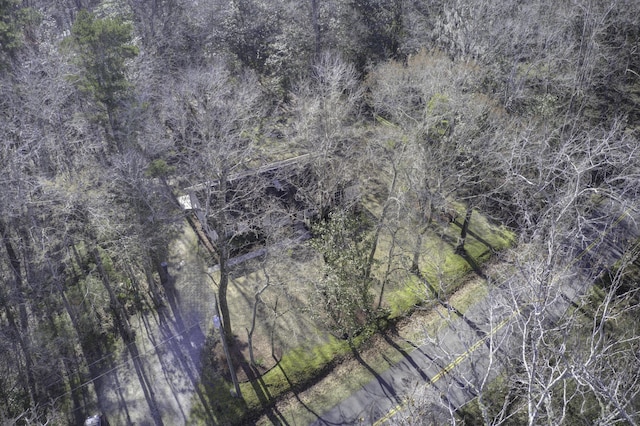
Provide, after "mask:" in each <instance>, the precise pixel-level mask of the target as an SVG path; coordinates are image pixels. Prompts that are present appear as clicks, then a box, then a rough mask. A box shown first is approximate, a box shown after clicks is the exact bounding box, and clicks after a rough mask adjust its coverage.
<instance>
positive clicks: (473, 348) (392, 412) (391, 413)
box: [373, 206, 633, 426]
mask: <svg viewBox="0 0 640 426" xmlns="http://www.w3.org/2000/svg"><path fill="white" fill-rule="evenodd" d="M632 207H633V206H629V207H628V208H627V209H625V211H623V212H622V214H621V215H620V216H618V218H617V219H616V220H615V221H614V222H613V223H612V224H611V226H609V227H608V228H607V229H606V230H605V231H604V232H602V233H601V234H600V236H599V238H596V239H595V240H594V241H593V242H592V243H591V244H589V245H588V246H587V247H586V248H585V249H584V250H582V251H581V252H580V253H579V254H578V255H577V256H576V257H574V258H573V260H572V261H571V262H570V263H569V264H568V265H567V266H566V268H565V269H564V270H565V271H566V270H567V269H569V268H570V267H572V266H573V265H574V264H575V263H577V262H578V261H579V260H580V259H581V258H582V257H583V256H584V255H585V254H587V253H588V252H590V251H591V250H592V249H593V248H594V247H595V246H596V244H598V242H600V241H602V240H603V239H604V237H605V236H606V235H607V234H608V233H609V232H610V231H611V229H612V228H613V227H614V226H616V225H618V224H619V223H620V222H621V221H622V219H623V218H624V217H625V216H626V215H628V213H629V211H630V210H631V209H632ZM532 303H533V302H529V303H527V304H525V305H523V306H521V307H520V308H518V310H516V311H515V312H514V313H512V314H511V315H509V317H507V318H505V319H504V320H502V321H501V322H500V323H499V324H498V325H497V326H496V327H495V328H493V329H492V330H491V331H490V332H489V333H487V335H486V336H484V337H483V338H482V339H480V340H478V341H477V342H475V343H474V344H473V345H471V346H470V347H469V349H467V350H466V351H465V352H464V353H463V354H462V355H459V356H458V357H457V358H456V359H454V360H453V361H452V362H451V363H450V364H449V365H447V366H446V367H444V368H443V369H442V370H440V371H439V372H438V374H436V375H435V376H433V377H432V378H431V380H430V381H429V382H428V383H425V386H428V385H434V384H435V383H436V382H437V381H438V380H440V379H441V378H442V377H444V376H445V375H446V374H448V373H449V372H451V370H453V369H454V368H456V367H457V366H458V365H460V364H461V363H462V362H463V361H464V360H466V359H467V358H469V356H471V354H472V353H473V352H475V351H476V350H478V348H480V347H481V346H482V345H483V344H484V342H486V341H487V339H489V338H490V337H493V335H495V334H496V333H497V332H498V331H500V329H502V328H503V327H504V326H505V325H507V324H508V323H509V321H511V320H512V319H513V318H515V317H516V315H518V314H519V313H520V312H521V311H522V309H523V307H524V306H528V305H530V304H532ZM407 404H408V401H407V400H405V401H403V402H402V403H400V404H398V405H396V406H395V407H393V408H391V409H390V410H389V411H388V412H387V414H386V415H385V416H384V417H382V418H380V419H378V420H377V421H376V422H374V423H373V426H380V425H382V424H384V423H386V422H387V421H389V420H390V419H391V418H392V417H393V416H395V415H396V414H397V413H398V412H399V411H400V410H402V409H403V408H405V407H406V406H407Z"/></svg>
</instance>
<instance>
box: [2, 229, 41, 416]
mask: <svg viewBox="0 0 640 426" xmlns="http://www.w3.org/2000/svg"><path fill="white" fill-rule="evenodd" d="M0 237H1V238H2V241H3V243H4V247H5V250H6V252H7V257H8V258H9V264H10V265H11V269H12V271H13V277H14V279H13V280H12V281H13V288H12V291H11V294H10V296H9V300H6V301H5V312H6V314H7V319H8V320H9V323H10V325H11V326H12V328H13V329H14V330H15V332H16V337H17V339H18V344H19V345H20V349H22V353H23V356H24V363H25V374H26V376H27V377H26V378H27V384H28V387H29V396H30V398H31V403H32V404H37V403H39V401H38V388H37V386H36V381H35V378H34V376H33V371H34V370H33V362H32V359H31V350H30V346H31V344H30V339H29V330H28V320H29V316H28V313H27V307H26V302H25V301H24V292H23V290H22V289H23V279H22V269H21V264H20V259H19V258H18V256H17V252H16V250H15V249H14V247H13V245H12V244H11V241H10V240H9V238H8V235H7V232H6V228H5V225H4V223H2V222H0ZM12 305H13V306H16V305H17V306H18V312H19V314H20V321H19V324H16V322H15V317H14V316H13V313H12V312H11V308H10V306H12ZM18 327H19V329H18Z"/></svg>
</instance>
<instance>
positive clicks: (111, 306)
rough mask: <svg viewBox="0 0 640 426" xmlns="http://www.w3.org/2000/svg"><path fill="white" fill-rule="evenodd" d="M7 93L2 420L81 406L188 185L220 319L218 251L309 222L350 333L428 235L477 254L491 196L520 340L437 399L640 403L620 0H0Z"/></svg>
mask: <svg viewBox="0 0 640 426" xmlns="http://www.w3.org/2000/svg"><path fill="white" fill-rule="evenodd" d="M0 91H1V92H0V186H1V188H2V189H1V190H0V197H1V200H0V238H1V244H0V305H1V308H2V310H1V312H0V401H2V402H0V422H3V423H18V424H46V423H47V422H49V424H65V423H74V422H76V423H77V422H78V421H82V420H83V417H84V416H85V415H86V414H87V413H86V410H87V408H86V407H95V405H96V403H95V399H96V396H95V388H94V386H95V387H97V386H98V379H99V378H100V377H101V376H102V375H103V374H104V373H105V370H107V369H108V365H109V364H108V362H107V361H109V357H110V354H111V353H112V352H113V351H114V349H115V348H117V347H122V345H125V346H127V347H128V348H129V350H130V351H132V352H131V353H132V354H133V351H134V350H137V349H135V341H136V333H135V331H134V330H133V329H132V327H131V318H134V317H136V316H141V315H144V314H145V313H147V312H156V311H158V312H159V311H161V310H162V309H164V308H165V307H166V305H167V304H168V303H169V302H167V300H166V292H167V288H166V287H167V282H168V278H167V271H166V269H165V268H166V266H164V267H163V264H164V265H166V263H164V262H166V261H167V258H168V253H169V251H170V247H171V245H172V242H173V241H174V239H175V238H176V236H177V235H179V234H180V233H181V230H182V228H183V226H184V224H185V218H187V216H189V215H190V214H191V212H190V211H188V210H185V209H184V208H183V207H184V206H181V205H180V203H179V202H178V198H179V197H181V196H185V195H189V194H190V193H194V190H193V188H197V189H198V191H197V193H198V201H199V206H198V210H199V212H200V213H199V214H200V216H199V217H201V218H204V219H203V220H200V223H201V227H202V230H203V232H204V234H206V236H207V237H208V238H209V239H210V242H211V243H213V245H212V246H211V248H210V252H212V255H211V256H210V258H208V260H209V261H210V262H211V264H213V263H215V264H216V265H217V268H218V269H217V274H218V275H217V276H216V277H217V278H216V291H217V303H218V306H219V309H220V314H221V319H222V324H223V327H224V330H225V333H226V336H227V338H228V339H229V340H230V341H232V340H233V339H234V335H240V334H243V335H244V330H241V329H236V327H235V326H234V324H233V323H232V313H230V308H229V306H228V305H227V290H228V287H229V279H230V276H232V274H233V272H234V266H233V265H234V264H233V263H231V262H232V259H233V257H234V256H238V255H241V254H244V253H247V252H249V251H251V250H255V249H259V248H264V249H265V250H268V249H269V248H270V247H274V248H275V251H279V252H286V251H287V250H289V251H291V252H293V251H296V250H298V249H296V248H291V247H290V246H286V247H287V248H286V250H285V249H283V248H282V247H283V246H282V242H283V241H297V242H298V243H299V240H297V239H298V238H299V237H300V233H299V232H300V230H301V229H302V228H304V232H311V233H312V234H313V236H314V238H312V239H311V240H310V242H309V244H306V245H304V247H305V250H311V251H313V252H314V253H316V254H318V255H319V256H321V257H322V265H321V267H319V269H318V271H316V272H318V273H317V280H315V281H313V282H310V283H308V284H309V288H310V289H311V290H309V291H310V293H308V294H309V295H310V296H309V297H310V299H309V300H307V301H305V302H307V303H309V307H307V308H306V309H307V310H306V311H304V312H305V313H308V315H309V316H310V317H312V319H313V320H314V321H315V322H316V324H317V325H318V327H320V328H322V329H323V330H325V331H328V332H329V333H331V334H332V335H334V336H337V337H338V338H343V339H345V340H348V341H349V342H351V341H352V340H353V339H354V338H355V337H357V336H359V335H361V334H362V333H363V332H364V330H366V329H367V325H370V324H377V323H379V322H380V321H381V319H385V318H388V317H389V315H390V312H391V308H390V307H389V306H387V305H385V304H384V303H383V296H384V293H385V289H386V288H388V287H390V286H392V284H394V283H395V284H397V283H398V281H402V280H405V281H406V280H414V281H419V282H424V283H426V284H425V285H426V286H429V288H430V289H429V290H425V294H427V295H428V297H431V298H433V299H434V300H435V299H438V300H440V299H441V298H446V297H447V294H446V289H445V288H444V287H438V286H437V285H436V284H434V280H435V279H432V278H431V276H429V275H428V274H427V273H426V272H425V268H426V267H425V262H427V261H429V259H431V258H432V257H434V256H435V253H434V252H430V251H428V250H426V249H425V241H426V239H427V238H428V237H427V233H428V232H436V231H434V229H436V230H437V232H440V233H441V236H442V238H443V240H444V239H445V238H448V240H447V241H448V244H450V245H451V246H452V247H454V249H455V252H456V253H457V256H459V257H460V258H462V259H471V258H472V257H473V256H471V255H470V254H469V253H467V245H466V244H468V239H469V224H470V222H472V221H473V220H474V218H475V217H480V216H481V217H482V218H483V220H485V219H486V220H487V221H488V222H489V223H491V224H492V225H494V226H495V227H499V226H502V227H503V228H504V229H507V230H508V231H509V232H512V233H513V234H514V235H516V240H515V242H514V243H513V245H512V246H511V247H509V248H508V249H506V250H503V251H501V252H500V253H494V254H493V255H494V256H497V257H498V258H499V259H501V261H505V262H508V263H509V265H511V268H509V269H508V271H507V272H504V273H503V275H500V276H495V277H491V282H492V284H495V291H496V294H498V293H497V292H498V290H499V297H498V296H496V297H495V300H496V304H499V305H500V306H501V307H502V308H505V309H511V310H512V311H513V312H514V315H516V314H517V319H516V321H515V324H516V325H514V327H513V335H514V336H517V339H516V338H514V339H515V341H516V345H517V347H518V349H519V350H518V351H516V352H517V356H509V357H503V358H504V359H501V361H500V365H501V366H500V368H501V369H502V371H504V374H503V375H502V376H501V377H502V379H501V380H502V381H500V380H498V381H490V380H487V383H486V386H485V387H483V388H482V389H477V393H478V395H479V396H478V398H477V400H476V402H475V404H476V405H475V406H474V407H475V408H473V407H472V408H468V407H467V409H466V411H465V412H464V413H463V414H460V413H452V414H451V415H452V418H453V417H455V416H460V415H464V416H467V417H466V419H467V420H468V421H469V422H471V423H472V424H477V423H481V424H531V425H533V424H542V423H547V424H637V423H638V422H640V395H639V394H640V383H639V381H640V372H639V371H638V365H640V340H639V339H640V330H639V327H640V322H639V320H638V318H640V316H638V314H639V312H638V306H639V297H640V296H639V293H638V289H639V288H640V286H638V277H639V276H640V275H639V274H638V267H640V264H639V263H638V254H639V253H640V252H639V251H638V241H639V240H638V237H639V234H640V233H639V232H638V230H637V229H636V226H637V225H636V223H635V220H636V219H638V218H640V214H639V213H640V212H639V211H638V208H639V206H638V199H639V195H640V193H639V191H640V145H639V143H638V142H639V141H638V137H639V135H640V134H639V131H640V123H639V121H638V120H639V119H640V4H639V3H638V1H637V0H613V1H609V0H607V1H605V0H574V1H571V2H558V1H553V0H540V1H537V2H523V1H520V0H505V1H499V2H496V1H490V0H455V1H445V0H325V1H318V0H304V1H290V0H271V1H266V0H225V1H222V0H209V1H202V2H201V1H196V0H60V1H56V2H51V1H46V0H0ZM294 157H299V160H296V161H299V163H296V165H295V167H294V169H295V171H294V172H292V171H291V170H292V168H291V166H290V163H285V164H288V166H287V167H271V168H270V167H269V165H270V164H274V163H275V164H279V163H277V162H279V161H284V160H287V159H291V158H294ZM265 167H266V168H265ZM261 168H262V169H261ZM189 188H191V190H190V189H189ZM372 200H374V201H372ZM372 204H375V206H377V207H376V208H372V207H371V205H372ZM194 217H195V216H194ZM294 225H296V226H297V227H296V226H294ZM440 229H448V230H449V231H446V232H445V231H440ZM451 230H455V237H452V236H451V235H452V234H451V232H452V231H451ZM447 232H448V233H447ZM278 244H281V245H278ZM596 247H599V248H600V249H599V250H596V249H595V248H596ZM301 251H302V250H301ZM603 253H606V255H605V254H603ZM279 256H280V257H277V262H280V264H282V263H283V262H287V258H286V256H284V255H282V253H279ZM273 257H275V255H274V256H273ZM282 268H283V270H284V266H282ZM263 269H264V271H265V272H264V273H265V275H266V279H265V281H264V282H263V283H262V284H260V286H258V287H257V288H256V291H255V294H252V295H251V300H253V301H254V302H255V303H254V304H253V313H251V312H249V313H246V315H248V316H250V315H251V314H253V322H254V323H253V326H252V327H251V329H249V328H247V330H246V331H247V333H246V334H247V335H248V341H249V347H250V349H251V350H253V347H252V337H253V332H254V326H255V318H256V312H257V311H258V309H259V306H262V305H264V306H266V304H265V303H264V302H262V299H261V297H262V296H261V295H262V294H263V293H262V292H263V291H265V289H266V288H267V287H268V286H271V287H272V288H276V287H277V286H280V287H282V284H281V282H280V281H278V280H280V278H279V277H275V276H273V275H269V274H268V273H267V272H266V271H267V269H266V268H263ZM313 277H316V275H313ZM399 277H402V278H399ZM407 277H410V278H407ZM596 280H597V284H596V285H595V287H594V289H589V287H590V285H591V283H592V282H594V281H596ZM577 282H580V283H585V284H584V286H583V287H582V289H581V290H580V291H578V292H577V293H576V294H579V297H577V298H576V300H573V301H572V304H573V305H572V308H571V309H570V313H569V314H567V315H560V316H558V313H557V312H555V311H554V309H552V305H553V302H554V301H555V300H556V299H558V298H560V297H561V294H562V289H563V288H564V287H563V286H566V285H574V284H575V283H577ZM278 283H280V284H278ZM586 283H588V284H586ZM280 287H278V288H280ZM278 291H282V294H283V295H284V294H286V289H283V290H278ZM283 297H284V296H283ZM261 304H262V305H261ZM275 305H276V306H277V301H276V302H275ZM524 305H526V306H528V307H529V308H527V309H521V307H522V306H524ZM260 309H262V308H260ZM265 309H266V308H265ZM271 309H273V315H274V316H275V317H276V318H277V315H278V313H277V311H276V309H275V308H271ZM496 309H498V307H497V306H496ZM274 321H275V320H274ZM238 328H239V327H238ZM132 344H133V345H132ZM498 347H499V345H497V344H496V348H498ZM495 354H496V357H498V356H499V351H498V349H496V351H495ZM251 357H252V359H251V362H252V364H256V361H255V360H254V359H253V352H252V355H251ZM497 364H498V363H496V365H497ZM496 368H497V367H496ZM231 370H233V369H231ZM202 374H205V373H202ZM425 398H426V397H425ZM425 400H426V399H425ZM412 410H417V411H411V412H409V413H408V414H407V418H408V419H410V418H413V417H415V416H414V414H415V413H416V412H423V411H420V410H426V411H428V410H429V405H428V403H427V402H425V405H424V406H422V407H417V408H416V407H413V408H412ZM458 418H459V417H458ZM154 420H155V422H156V424H162V420H161V419H160V416H159V417H156V418H154ZM425 421H426V420H425Z"/></svg>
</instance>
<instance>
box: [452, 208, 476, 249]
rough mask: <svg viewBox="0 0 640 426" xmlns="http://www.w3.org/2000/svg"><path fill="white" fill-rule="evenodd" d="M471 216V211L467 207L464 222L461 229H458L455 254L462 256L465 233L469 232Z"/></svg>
mask: <svg viewBox="0 0 640 426" xmlns="http://www.w3.org/2000/svg"><path fill="white" fill-rule="evenodd" d="M472 214H473V209H472V208H471V207H467V212H466V214H465V215H464V222H462V228H461V229H460V238H459V239H458V246H457V247H456V253H458V254H464V253H465V248H464V243H465V240H466V239H467V232H469V222H471V215H472Z"/></svg>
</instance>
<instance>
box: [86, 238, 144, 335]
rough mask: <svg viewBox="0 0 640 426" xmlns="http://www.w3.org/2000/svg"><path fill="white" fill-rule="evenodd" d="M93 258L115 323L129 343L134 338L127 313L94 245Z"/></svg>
mask: <svg viewBox="0 0 640 426" xmlns="http://www.w3.org/2000/svg"><path fill="white" fill-rule="evenodd" d="M92 254H93V258H94V260H95V261H96V266H97V267H98V272H99V273H100V279H101V281H102V285H103V286H104V288H105V289H106V290H107V293H108V294H109V303H110V305H111V309H112V310H113V313H114V315H115V318H116V324H117V325H118V328H119V329H120V331H121V332H122V337H123V339H124V340H125V342H126V343H130V342H132V341H133V340H134V339H135V334H134V332H133V330H131V326H130V325H129V320H128V318H127V314H126V312H125V311H124V307H123V306H122V303H120V300H118V297H117V296H116V294H115V292H114V291H113V288H112V287H111V283H110V281H109V276H108V275H107V272H106V271H105V269H104V266H103V264H102V258H101V257H100V252H99V251H98V249H97V248H96V247H94V248H93V253H92Z"/></svg>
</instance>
